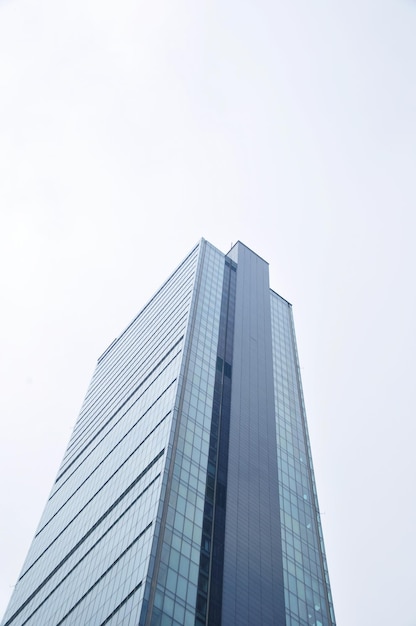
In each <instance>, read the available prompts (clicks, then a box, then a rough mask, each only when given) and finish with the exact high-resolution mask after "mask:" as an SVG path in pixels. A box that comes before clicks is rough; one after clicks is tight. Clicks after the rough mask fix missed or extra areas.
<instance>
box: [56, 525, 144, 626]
mask: <svg viewBox="0 0 416 626" xmlns="http://www.w3.org/2000/svg"><path fill="white" fill-rule="evenodd" d="M151 526H152V522H150V524H148V525H147V526H146V528H145V529H144V530H142V532H141V533H140V534H139V535H138V536H137V537H136V539H134V541H132V542H131V544H130V545H129V546H127V548H126V549H125V550H123V552H122V553H121V554H120V556H119V557H117V559H116V560H115V561H114V563H112V564H111V565H110V567H109V568H107V569H106V571H105V572H104V573H103V574H101V576H100V577H99V578H97V580H96V581H95V583H94V584H93V585H91V587H90V588H89V589H88V591H86V592H85V593H84V595H83V596H82V597H81V598H80V599H79V600H78V602H76V603H75V604H74V606H73V607H72V609H70V610H69V611H68V613H67V614H66V615H65V616H64V617H63V618H62V619H61V620H60V621H59V622H58V623H57V625H56V626H61V624H63V623H64V621H65V620H66V619H67V618H68V617H69V616H70V615H71V613H72V612H73V611H75V609H76V608H77V607H78V606H79V605H80V604H81V602H83V601H84V600H85V598H86V597H87V596H88V595H89V594H90V593H91V591H92V590H93V589H95V587H96V586H97V585H98V584H99V583H100V582H101V581H102V580H103V578H105V577H106V576H107V574H108V573H109V572H111V570H112V569H113V567H115V565H117V563H118V562H119V561H121V559H122V558H123V556H125V555H126V554H127V552H128V551H129V550H131V549H132V547H133V546H134V545H135V544H136V543H137V542H138V541H139V540H140V539H141V538H142V537H143V535H144V534H145V533H146V532H147V531H148V530H149V529H150V528H151Z"/></svg>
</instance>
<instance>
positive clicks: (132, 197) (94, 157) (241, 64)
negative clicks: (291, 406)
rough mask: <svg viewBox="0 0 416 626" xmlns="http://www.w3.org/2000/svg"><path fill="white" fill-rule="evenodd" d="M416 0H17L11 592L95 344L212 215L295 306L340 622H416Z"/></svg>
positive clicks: (224, 242) (1, 403) (3, 279)
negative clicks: (260, 260)
mask: <svg viewBox="0 0 416 626" xmlns="http://www.w3.org/2000/svg"><path fill="white" fill-rule="evenodd" d="M415 62H416V4H415V2H414V1H410V0H356V1H352V2H351V0H348V1H347V0H339V1H338V2H334V1H331V0H315V2H311V1H310V0H294V1H285V2H283V0H274V1H271V0H239V1H238V2H237V1H236V0H222V2H219V1H218V0H211V1H210V2H204V1H202V2H198V0H193V1H192V2H191V1H186V0H177V1H172V0H170V1H165V0H156V1H155V2H142V1H141V0H134V1H133V0H120V1H119V2H117V3H113V2H111V3H110V2H107V1H106V0H104V1H103V0H102V1H101V2H97V1H96V0H82V1H81V0H71V1H69V0H64V1H59V0H58V1H57V0H54V1H52V0H38V1H37V2H32V1H29V0H0V215H1V217H0V220H1V222H0V261H1V266H0V267H1V272H0V297H1V301H2V306H1V318H2V321H1V325H0V360H1V364H0V367H1V372H0V374H1V378H0V380H1V385H0V387H1V391H0V411H1V418H2V428H1V433H2V437H1V449H0V494H1V504H2V512H1V516H0V542H1V543H0V614H2V613H3V611H4V609H5V606H6V604H7V601H8V598H9V596H10V594H11V592H12V588H13V585H14V584H15V582H16V580H17V578H18V575H19V572H20V569H21V566H22V564H23V559H24V557H25V554H26V552H27V550H28V547H29V544H30V541H31V539H32V537H33V534H34V531H35V528H36V526H37V523H38V521H39V518H40V514H41V512H42V510H43V507H44V504H45V501H46V499H47V497H48V493H49V490H50V488H51V485H52V482H53V480H54V478H55V475H56V471H57V468H58V465H59V462H60V460H61V458H62V455H63V452H64V449H65V447H66V444H67V441H68V439H69V436H70V433H71V430H72V427H73V425H74V423H75V420H76V417H77V414H78V411H79V408H80V406H81V403H82V400H83V397H84V394H85V391H86V388H87V386H88V383H89V380H90V377H91V375H92V372H93V370H94V367H95V362H96V359H97V357H98V356H99V355H100V354H101V353H102V352H103V351H104V349H105V348H106V347H107V345H108V344H109V343H110V342H111V341H112V340H113V339H114V337H116V336H117V335H118V334H119V333H120V332H121V330H122V329H123V328H124V327H125V326H126V325H127V324H128V322H129V321H130V320H131V318H132V317H134V315H135V314H136V313H137V312H138V311H139V309H140V308H141V307H142V306H143V305H144V304H145V302H146V301H147V300H148V299H149V297H150V296H151V295H152V294H153V292H154V291H155V290H156V289H157V288H158V287H159V286H160V284H161V282H162V281H163V280H164V279H165V278H166V277H167V275H168V274H169V273H170V272H171V271H172V270H173V269H174V268H175V266H176V265H177V264H178V263H179V262H180V261H181V259H182V258H183V257H184V256H185V255H186V254H187V253H188V251H189V250H190V249H191V247H192V246H193V245H194V244H195V243H196V241H197V240H198V239H199V238H200V237H201V236H204V237H205V238H207V239H208V240H209V241H211V242H212V243H213V244H214V245H216V246H217V247H218V248H220V249H221V250H222V251H223V252H227V251H228V249H229V248H230V246H231V243H233V242H236V241H237V240H238V239H240V240H241V241H243V242H244V243H246V244H247V245H248V246H249V247H251V248H252V249H253V250H255V251H256V252H257V253H258V254H260V255H261V256H262V257H264V258H265V259H266V260H267V261H269V263H270V270H271V286H272V287H273V288H274V289H275V290H276V291H277V292H279V293H280V294H281V295H282V296H284V297H285V298H286V299H288V300H289V301H291V302H292V303H293V306H294V315H295V323H296V330H297V339H298V348H299V355H300V360H301V368H302V370H301V371H302V376H303V383H304V392H305V401H306V408H307V412H308V419H309V429H310V436H311V444H312V453H313V458H314V465H315V472H316V480H317V487H318V496H319V499H320V507H321V511H322V523H323V529H324V535H325V541H326V549H327V558H328V564H329V572H330V578H331V583H332V591H333V596H334V604H335V613H336V616H337V622H338V626H372V625H377V626H392V625H394V626H396V625H397V626H416V604H415V601H414V588H415V562H416V547H415V528H416V497H415V494H416V490H415V475H416V454H415V439H416V422H415V417H414V413H415V402H414V392H415V373H416V366H415V353H416V340H415V318H416V296H415V266H416V252H415V230H416V229H415V227H416V217H415V205H416V202H415V201H416V191H415V180H416V174H415V172H416V72H415Z"/></svg>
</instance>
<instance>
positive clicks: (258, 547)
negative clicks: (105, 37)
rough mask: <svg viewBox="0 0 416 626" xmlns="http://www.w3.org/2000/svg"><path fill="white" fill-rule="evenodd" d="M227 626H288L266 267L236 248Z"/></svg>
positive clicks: (239, 246) (226, 551)
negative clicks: (261, 625) (255, 625)
mask: <svg viewBox="0 0 416 626" xmlns="http://www.w3.org/2000/svg"><path fill="white" fill-rule="evenodd" d="M230 257H231V258H233V260H235V261H236V262H237V264H238V271H237V290H236V307H235V310H236V313H235V326H234V354H233V386H232V392H231V418H230V438H229V458H228V481H227V510H226V528H225V549H224V593H223V611H222V623H223V624H227V625H232V624H233V625H234V624H235V625H238V626H244V625H247V626H250V625H252V624H279V625H284V624H285V609H284V590H283V571H282V554H281V541H280V523H279V515H280V512H279V492H278V480H277V455H276V426H275V412H274V388H273V374H272V371H273V362H272V349H271V323H270V296H269V275H268V265H267V263H265V261H263V260H262V259H261V258H260V257H258V256H257V255H255V254H253V253H252V252H251V251H250V250H249V249H248V248H246V247H245V246H243V245H242V244H241V243H238V244H237V246H236V247H235V248H234V249H233V251H232V253H231V254H230Z"/></svg>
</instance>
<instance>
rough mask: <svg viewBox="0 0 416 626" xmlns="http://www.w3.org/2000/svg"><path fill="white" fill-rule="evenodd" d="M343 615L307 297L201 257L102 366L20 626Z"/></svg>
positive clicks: (18, 599) (236, 265)
mask: <svg viewBox="0 0 416 626" xmlns="http://www.w3.org/2000/svg"><path fill="white" fill-rule="evenodd" d="M23 624H30V625H41V626H47V625H49V626H60V625H61V624H65V626H69V625H77V626H78V625H81V626H83V625H87V624H88V625H91V626H99V625H100V626H102V625H104V624H112V625H115V624H123V625H124V624H125V625H134V626H157V625H161V626H167V625H171V626H183V625H186V626H191V625H192V626H194V625H196V626H203V625H219V624H222V625H224V626H230V625H236V626H243V625H247V626H256V625H269V624H270V625H271V624H273V625H278V626H283V625H286V626H295V625H296V626H298V625H299V626H301V625H302V626H303V625H305V626H312V625H313V626H334V625H335V618H334V613H333V608H332V601H331V593H330V588H329V579H328V571H327V566H326V560H325V553H324V547H323V539H322V532H321V525H320V519H319V511H318V504H317V497H316V490H315V482H314V477H313V470H312V463H311V456H310V449H309V440H308V434H307V426H306V420H305V411H304V405H303V397H302V389H301V381H300V375H299V366H298V359H297V352H296V342H295V335H294V328H293V320H292V310H291V305H290V304H289V303H288V302H287V301H286V300H284V299H283V298H282V297H281V296H279V295H277V293H275V292H274V291H272V290H271V289H270V288H269V279H268V264H267V263H266V262H265V261H264V260H263V259H262V258H260V257H259V256H258V255H257V254H255V253H254V252H252V251H251V250H250V249H249V248H247V247H246V246H244V245H243V244H241V243H240V242H239V243H237V244H236V245H235V246H234V247H233V248H232V249H231V251H230V252H229V253H228V254H226V255H224V254H223V253H221V252H220V251H219V250H217V249H216V248H215V247H213V246H212V245H211V244H209V243H208V242H207V241H205V240H201V241H200V243H199V244H198V245H197V246H196V247H195V248H194V249H193V250H192V251H191V253H190V254H189V255H188V256H187V257H186V259H185V260H184V261H183V263H182V264H181V265H180V266H179V267H178V268H177V269H176V271H175V272H174V273H173V274H172V275H171V276H170V278H169V279H168V280H167V281H166V282H165V283H164V285H163V286H162V287H161V288H160V289H159V291H158V292H157V293H156V294H155V295H154V297H153V298H152V299H151V300H150V302H149V303H148V304H147V305H146V306H145V307H144V308H143V310H142V311H141V312H140V313H139V314H138V315H137V317H136V318H135V319H134V320H133V321H132V322H131V324H130V325H129V326H128V327H127V328H126V329H125V330H124V332H122V333H121V335H120V336H119V337H118V338H117V339H116V340H115V341H113V343H112V344H111V345H110V346H109V347H108V348H107V350H106V351H105V352H104V354H103V355H102V356H101V357H100V358H99V359H98V363H97V367H96V370H95V373H94V376H93V379H92V381H91V384H90V387H89V389H88V392H87V395H86V398H85V401H84V404H83V406H82V409H81V413H80V415H79V418H78V420H77V422H76V425H75V428H74V431H73V433H72V436H71V439H70V442H69V445H68V448H67V450H66V453H65V456H64V459H63V461H62V464H61V466H60V469H59V471H58V475H57V478H56V481H55V483H54V485H53V488H52V491H51V494H50V497H49V500H48V502H47V505H46V507H45V510H44V513H43V515H42V518H41V521H40V524H39V527H38V529H37V532H36V535H35V538H34V540H33V542H32V545H31V548H30V550H29V553H28V555H27V558H26V561H25V563H24V565H23V569H22V573H21V575H20V578H19V581H18V584H17V585H16V588H15V591H14V593H13V596H12V599H11V601H10V604H9V607H8V609H7V612H6V615H5V617H4V620H3V626H9V625H13V626H17V625H23Z"/></svg>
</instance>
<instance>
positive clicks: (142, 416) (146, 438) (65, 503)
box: [35, 381, 175, 538]
mask: <svg viewBox="0 0 416 626" xmlns="http://www.w3.org/2000/svg"><path fill="white" fill-rule="evenodd" d="M174 382H175V381H172V383H171V384H170V385H169V387H171V386H172V385H173V383H174ZM169 387H167V388H166V389H165V391H164V392H163V394H164V393H165V392H166V391H167V390H168V389H169ZM163 394H161V395H160V396H159V398H157V400H155V402H154V403H153V404H152V405H151V406H150V407H149V408H148V409H147V410H146V411H145V413H143V415H141V417H139V419H138V420H137V422H136V423H135V424H134V425H133V426H132V427H131V428H130V430H129V431H128V432H127V433H126V434H125V435H124V436H123V437H122V439H120V441H119V442H117V444H116V445H115V446H114V448H112V449H111V450H110V452H108V454H106V456H105V457H104V458H103V459H102V460H101V461H100V462H99V463H98V465H96V466H95V467H94V469H93V471H92V472H91V474H89V475H88V476H87V478H85V480H83V481H82V483H81V484H80V485H78V487H77V488H76V489H75V491H73V492H72V494H71V495H70V496H69V497H68V498H67V499H66V500H65V502H64V503H63V504H62V505H61V506H60V507H59V509H58V510H57V511H55V513H54V514H53V515H52V517H51V518H49V519H48V521H47V522H46V523H45V524H44V525H43V526H42V528H41V529H40V530H39V531H38V532H37V533H36V535H35V538H36V537H38V536H39V535H40V533H41V532H43V530H44V529H45V528H46V527H47V526H48V524H49V523H50V522H51V521H52V520H53V519H54V518H55V517H56V516H57V515H58V513H59V512H60V511H61V510H62V509H63V508H64V507H65V506H66V505H67V504H68V502H69V501H70V500H71V498H72V497H73V496H74V495H75V494H76V493H77V492H78V491H79V490H80V489H81V487H82V486H83V485H85V483H86V482H87V481H88V480H89V479H90V478H91V476H92V475H93V474H94V473H95V472H96V471H97V470H98V468H99V467H100V466H101V465H102V464H103V463H105V461H106V460H107V459H108V457H109V456H110V454H112V453H113V452H114V450H115V449H116V448H117V446H119V445H120V443H121V442H122V441H123V440H124V439H125V438H126V437H127V436H128V435H129V434H130V432H131V431H132V430H133V428H135V427H136V426H137V424H138V423H139V422H141V420H142V419H143V418H144V417H145V416H146V415H147V414H148V412H149V411H150V409H151V408H152V407H153V406H155V404H156V403H157V402H158V400H160V398H161V397H162V395H163ZM170 413H171V411H168V412H167V413H166V415H165V416H164V417H162V419H161V420H160V421H159V422H158V423H157V424H156V426H154V428H152V430H151V431H150V432H149V433H148V434H147V435H146V437H145V438H144V439H143V440H142V441H141V442H140V443H139V445H138V446H136V447H135V449H134V450H133V451H132V452H131V453H130V454H129V456H128V457H127V458H126V459H125V461H123V463H122V464H121V465H120V466H119V467H118V468H117V469H116V471H115V472H113V474H111V476H110V477H109V478H108V479H107V480H106V482H105V483H104V484H103V485H102V486H101V487H100V489H99V490H98V491H97V492H96V493H95V494H94V496H92V498H91V499H90V500H88V502H87V504H89V503H90V502H91V500H92V499H93V498H95V496H96V494H97V493H99V492H100V491H101V489H102V488H103V487H104V486H105V485H106V484H107V483H108V482H109V481H110V480H111V479H112V478H113V476H114V475H115V474H117V472H118V471H119V469H121V468H122V467H123V465H124V464H125V463H126V462H127V461H128V460H129V459H130V458H131V457H132V456H133V455H134V454H135V453H136V452H137V450H138V449H139V448H140V447H141V446H142V445H143V444H144V443H145V442H146V441H147V440H148V439H149V437H151V436H152V435H153V433H154V432H155V430H157V429H158V428H159V426H160V425H161V424H162V423H163V422H164V421H165V419H166V418H167V417H168V415H170ZM85 506H86V505H85ZM83 508H84V507H83ZM83 508H82V509H81V510H80V512H81V511H82V510H83ZM77 515H78V513H77ZM75 517H76V516H75ZM74 519H75V518H74Z"/></svg>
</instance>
